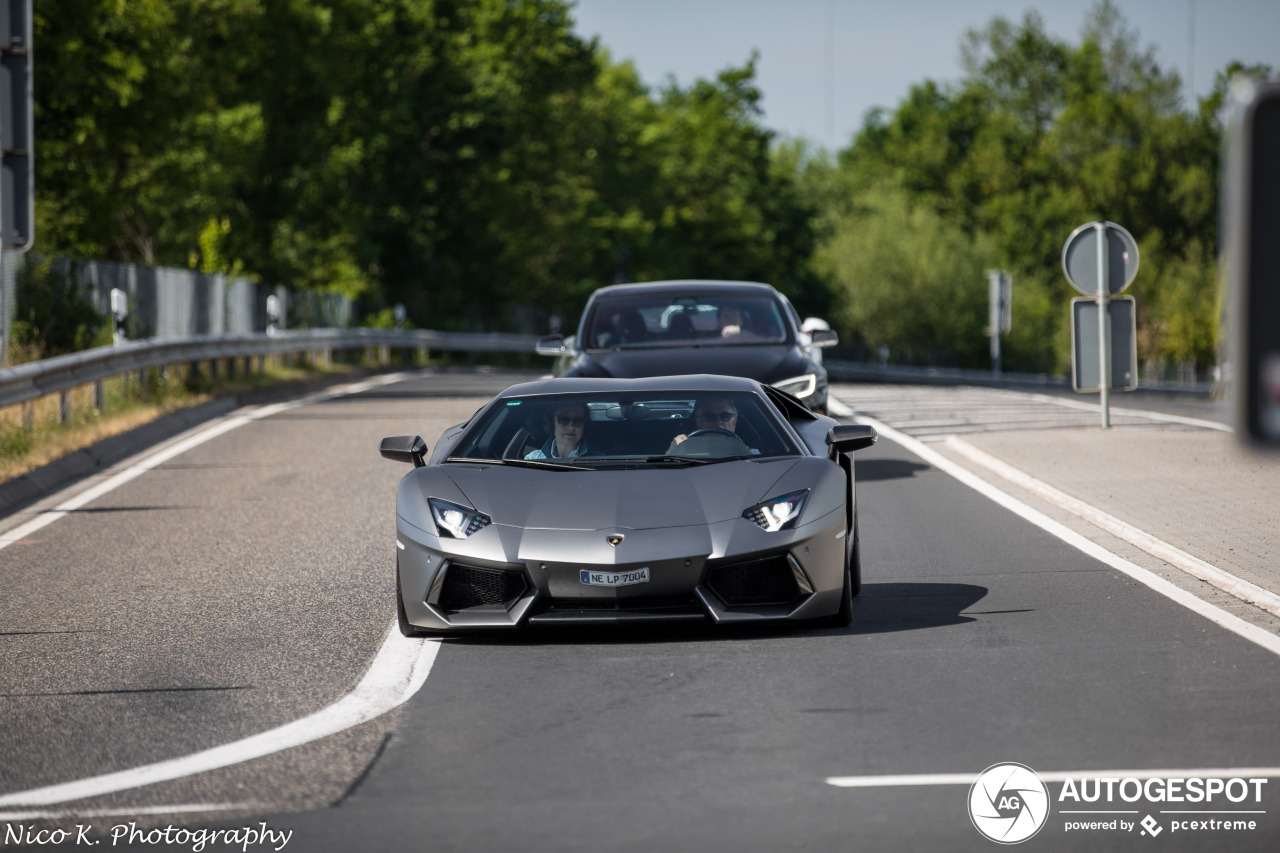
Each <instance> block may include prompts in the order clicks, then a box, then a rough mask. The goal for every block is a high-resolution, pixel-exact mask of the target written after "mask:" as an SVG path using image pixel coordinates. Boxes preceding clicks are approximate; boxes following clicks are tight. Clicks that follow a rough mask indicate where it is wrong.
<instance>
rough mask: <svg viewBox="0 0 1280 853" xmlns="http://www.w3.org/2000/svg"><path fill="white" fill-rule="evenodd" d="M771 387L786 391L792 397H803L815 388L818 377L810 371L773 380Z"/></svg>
mask: <svg viewBox="0 0 1280 853" xmlns="http://www.w3.org/2000/svg"><path fill="white" fill-rule="evenodd" d="M773 387H774V388H777V389H778V390H779V391H786V392H787V393H788V394H790V395H791V396H792V397H799V398H800V399H804V398H805V397H808V396H809V395H811V394H812V393H813V392H814V391H816V390H817V388H818V377H817V376H815V375H814V374H812V373H806V374H805V375H804V376H794V377H792V378H791V379H783V380H782V381H781V382H775V383H773Z"/></svg>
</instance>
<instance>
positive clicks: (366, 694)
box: [0, 624, 440, 806]
mask: <svg viewBox="0 0 1280 853" xmlns="http://www.w3.org/2000/svg"><path fill="white" fill-rule="evenodd" d="M439 651H440V641H439V640H424V639H421V638H410V637H403V636H401V634H400V629H399V628H398V627H397V626H396V625H394V624H393V625H392V626H391V629H390V630H389V631H388V632H387V637H386V639H385V640H384V641H383V643H382V648H380V649H379V650H378V654H377V656H376V657H375V658H374V659H373V663H371V664H370V665H369V670H368V672H366V673H365V675H364V678H362V679H360V683H359V684H357V685H356V688H355V690H353V691H352V692H351V693H349V694H348V695H346V696H344V697H343V698H342V699H340V700H338V701H337V702H335V703H334V704H332V705H330V706H329V707H327V708H324V709H322V710H320V711H317V712H316V713H314V714H310V715H308V716H306V717H303V718H302V719H300V720H294V721H293V722H292V723H286V724H285V725H283V726H277V727H276V728H274V729H269V730H268V731H265V732H261V733H260V734H256V735H253V736H251V737H247V738H243V739H242V740H237V741H232V742H231V743H227V744H223V745H222V746H215V747H213V748H212V749H206V750H203V751H202V752H197V753H194V754H192V755H185V756H182V757H181V758H171V759H169V760H167V761H159V762H156V763H155V764H146V765H143V766H142V767H134V768H131V769H129V770H120V771H117V772H115V773H105V774H103V775H101V776H93V777H90V778H88V779H80V780H77V781H75V782H63V783H61V784H58V785H49V786H46V787H44V788H34V789H32V790H29V791H18V792H16V793H13V794H5V795H4V796H0V806H47V805H51V804H53V803H65V802H69V801H71V800H81V799H84V798H86V797H99V796H102V795H103V794H112V793H116V792H118V791H125V790H128V789H130V788H138V787H141V786H143V785H154V784H155V783H157V782H167V781H170V780H173V779H181V778H183V777H184V776H192V775H194V774H196V773H204V772H206V771H208V770H217V769H218V768H220V767H230V766H231V765H233V764H240V763H241V762H245V761H249V760H251V759H255V758H261V757H263V756H265V755H271V754H272V753H276V752H281V751H283V750H286V749H292V748H293V747H295V746H301V745H303V744H306V743H310V742H312V741H314V740H319V739H320V738H323V737H328V736H329V735H333V734H337V733H338V732H341V731H345V730H347V729H349V728H352V727H353V726H358V725H360V724H361V723H366V722H368V721H369V720H372V719H374V718H375V717H378V716H381V715H382V714H385V713H386V712H387V711H390V710H391V709H393V708H395V707H397V706H399V705H401V704H403V703H405V702H407V701H408V700H409V698H410V697H412V696H413V694H415V693H417V692H418V689H419V688H421V687H422V685H423V683H424V682H426V680H427V676H428V675H429V674H430V672H431V666H432V664H434V663H435V659H436V654H437V653H438V652H439Z"/></svg>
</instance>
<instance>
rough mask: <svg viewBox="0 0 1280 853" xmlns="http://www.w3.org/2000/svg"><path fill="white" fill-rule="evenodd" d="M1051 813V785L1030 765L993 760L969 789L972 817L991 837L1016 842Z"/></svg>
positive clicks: (1031, 833) (1040, 825) (988, 836)
mask: <svg viewBox="0 0 1280 853" xmlns="http://www.w3.org/2000/svg"><path fill="white" fill-rule="evenodd" d="M1048 817H1049V789H1048V788H1046V787H1045V786H1044V782H1041V781H1040V777H1039V776H1037V775H1036V772H1035V771H1034V770H1032V769H1031V768H1030V767H1026V766H1024V765H1022V764H1012V763H1010V764H993V765H991V766H990V767H988V768H987V769H986V770H983V771H982V773H981V774H980V775H979V776H978V778H977V780H976V781H975V782H974V783H973V787H972V788H970V789H969V819H970V820H972V821H973V825H974V827H976V828H977V830H978V832H981V833H982V834H983V835H985V836H986V837H987V838H990V839H991V840H992V841H996V842H999V843H1000V844H1017V843H1018V842H1020V841H1026V840H1027V839H1028V838H1030V837H1031V836H1033V835H1035V834H1036V833H1037V832H1039V831H1040V827H1042V826H1044V824H1045V820H1046V819H1047V818H1048Z"/></svg>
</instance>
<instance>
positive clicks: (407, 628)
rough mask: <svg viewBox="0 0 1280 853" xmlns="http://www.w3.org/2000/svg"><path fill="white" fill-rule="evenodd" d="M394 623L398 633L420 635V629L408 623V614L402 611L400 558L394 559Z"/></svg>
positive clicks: (407, 635) (412, 635)
mask: <svg viewBox="0 0 1280 853" xmlns="http://www.w3.org/2000/svg"><path fill="white" fill-rule="evenodd" d="M396 624H397V625H399V626H400V633H401V634H403V635H404V636H406V637H421V636H422V633H423V632H422V630H421V629H420V628H415V627H414V626H413V625H410V624H409V616H408V614H407V613H405V612H404V593H403V592H401V590H400V560H399V559H397V560H396Z"/></svg>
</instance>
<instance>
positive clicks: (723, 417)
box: [698, 412, 738, 424]
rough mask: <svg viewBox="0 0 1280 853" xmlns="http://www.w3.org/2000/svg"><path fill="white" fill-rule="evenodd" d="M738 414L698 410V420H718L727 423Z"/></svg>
mask: <svg viewBox="0 0 1280 853" xmlns="http://www.w3.org/2000/svg"><path fill="white" fill-rule="evenodd" d="M737 416H738V413H737V412H699V413H698V420H700V421H719V422H720V423H722V424H727V423H729V422H730V421H732V420H733V419H734V418H736V417H737Z"/></svg>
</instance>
